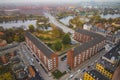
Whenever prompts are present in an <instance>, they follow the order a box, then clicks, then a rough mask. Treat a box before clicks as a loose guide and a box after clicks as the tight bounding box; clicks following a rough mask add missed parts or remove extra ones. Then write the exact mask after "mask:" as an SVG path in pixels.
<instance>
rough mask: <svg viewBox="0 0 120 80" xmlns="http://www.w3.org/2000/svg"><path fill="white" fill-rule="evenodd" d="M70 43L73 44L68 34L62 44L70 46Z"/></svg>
mask: <svg viewBox="0 0 120 80" xmlns="http://www.w3.org/2000/svg"><path fill="white" fill-rule="evenodd" d="M70 42H71V38H70V36H69V34H68V33H67V34H65V35H64V36H63V39H62V43H63V44H70Z"/></svg>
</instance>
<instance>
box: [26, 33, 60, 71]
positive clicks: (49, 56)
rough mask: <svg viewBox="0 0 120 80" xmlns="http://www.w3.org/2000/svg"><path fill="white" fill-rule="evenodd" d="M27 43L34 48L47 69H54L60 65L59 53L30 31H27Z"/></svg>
mask: <svg viewBox="0 0 120 80" xmlns="http://www.w3.org/2000/svg"><path fill="white" fill-rule="evenodd" d="M25 40H26V43H27V45H28V46H29V47H30V48H31V49H32V50H33V52H34V53H35V54H34V55H36V56H37V58H38V59H39V60H40V63H41V64H42V66H43V67H44V68H45V70H47V71H51V70H54V69H56V68H57V67H58V55H57V54H55V52H54V51H53V50H51V49H50V48H49V47H48V46H47V45H45V44H44V43H43V42H42V41H40V40H39V39H38V38H37V37H35V36H34V35H33V34H31V33H30V32H26V33H25Z"/></svg>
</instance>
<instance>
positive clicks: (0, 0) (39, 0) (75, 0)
mask: <svg viewBox="0 0 120 80" xmlns="http://www.w3.org/2000/svg"><path fill="white" fill-rule="evenodd" d="M80 1H100V2H103V1H108V2H110V1H115V2H116V1H119V2H120V0H0V3H9V2H40V3H46V2H47V3H48V2H50V3H51V2H53V3H61V2H80Z"/></svg>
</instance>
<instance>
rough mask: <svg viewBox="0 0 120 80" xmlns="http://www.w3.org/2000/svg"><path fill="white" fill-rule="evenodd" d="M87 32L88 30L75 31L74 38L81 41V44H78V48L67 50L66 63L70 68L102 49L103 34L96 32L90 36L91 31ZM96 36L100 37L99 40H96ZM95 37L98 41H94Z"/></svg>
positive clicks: (103, 43) (103, 42)
mask: <svg viewBox="0 0 120 80" xmlns="http://www.w3.org/2000/svg"><path fill="white" fill-rule="evenodd" d="M87 32H88V31H85V34H84V33H83V32H82V33H80V32H75V35H74V39H75V40H77V41H79V42H83V44H82V45H80V46H79V47H78V48H76V49H75V48H74V49H73V50H70V51H68V52H67V64H68V65H69V67H70V68H75V67H77V66H78V65H80V64H81V63H82V62H84V61H85V60H87V59H89V58H90V57H92V56H93V55H95V54H96V53H97V51H99V50H100V49H102V48H103V46H104V45H105V39H104V37H103V36H101V35H98V34H96V33H92V36H91V34H90V33H91V32H90V33H89V32H88V33H87ZM86 34H87V35H86ZM88 34H90V35H88ZM94 34H95V35H94ZM97 37H98V38H101V40H98V39H97ZM102 38H103V39H102ZM95 39H96V40H98V41H97V42H95V41H96V40H95ZM94 42H95V43H94ZM82 48H83V49H82Z"/></svg>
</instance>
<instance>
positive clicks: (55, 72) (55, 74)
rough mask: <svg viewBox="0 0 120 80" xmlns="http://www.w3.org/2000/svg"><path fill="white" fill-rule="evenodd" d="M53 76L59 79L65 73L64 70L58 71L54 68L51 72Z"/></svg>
mask: <svg viewBox="0 0 120 80" xmlns="http://www.w3.org/2000/svg"><path fill="white" fill-rule="evenodd" d="M52 74H53V76H54V77H55V78H56V79H59V78H60V77H62V76H63V75H65V74H66V72H63V73H62V72H60V71H59V70H55V71H54V72H52Z"/></svg>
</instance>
